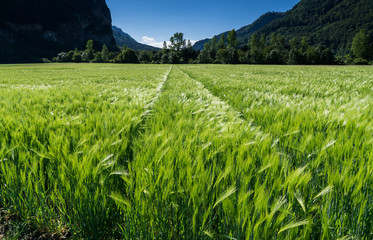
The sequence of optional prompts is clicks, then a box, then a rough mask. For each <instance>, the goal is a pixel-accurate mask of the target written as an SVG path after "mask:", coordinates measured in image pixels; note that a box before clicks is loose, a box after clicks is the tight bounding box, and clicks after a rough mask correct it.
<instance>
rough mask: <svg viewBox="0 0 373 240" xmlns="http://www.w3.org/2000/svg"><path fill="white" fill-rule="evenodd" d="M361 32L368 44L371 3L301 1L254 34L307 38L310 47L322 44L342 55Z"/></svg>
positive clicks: (372, 29)
mask: <svg viewBox="0 0 373 240" xmlns="http://www.w3.org/2000/svg"><path fill="white" fill-rule="evenodd" d="M361 29H365V30H366V31H367V33H368V34H369V35H370V37H371V41H372V40H373V1H372V0H302V1H300V2H299V3H298V4H297V5H295V6H294V8H293V9H291V10H290V11H288V12H287V13H286V15H285V16H284V17H283V18H281V19H277V20H275V21H273V22H271V23H269V24H268V25H266V26H265V27H263V28H262V29H261V30H259V31H258V33H259V34H262V33H264V34H266V35H270V34H271V33H272V32H274V33H276V34H277V33H280V34H282V35H284V36H286V38H288V39H290V38H292V37H294V36H307V37H308V39H309V41H310V44H313V45H319V44H320V45H325V46H327V47H329V48H331V49H332V50H334V51H335V52H337V53H340V54H344V53H345V52H348V51H349V49H350V46H351V42H352V39H353V37H354V36H355V34H356V33H357V32H359V31H360V30H361Z"/></svg>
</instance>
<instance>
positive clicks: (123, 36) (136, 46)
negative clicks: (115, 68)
mask: <svg viewBox="0 0 373 240" xmlns="http://www.w3.org/2000/svg"><path fill="white" fill-rule="evenodd" d="M112 30H113V35H114V39H115V42H116V43H117V45H118V46H119V47H123V46H124V45H126V46H127V47H128V48H131V49H133V50H159V48H156V47H153V46H149V45H146V44H142V43H139V42H137V41H136V40H135V39H133V38H132V37H131V36H130V35H129V34H128V33H125V32H123V30H122V29H121V28H118V27H116V26H112Z"/></svg>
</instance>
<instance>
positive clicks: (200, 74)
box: [0, 64, 373, 239]
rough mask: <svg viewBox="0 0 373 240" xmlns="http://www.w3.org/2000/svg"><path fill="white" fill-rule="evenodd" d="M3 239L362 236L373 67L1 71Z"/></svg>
mask: <svg viewBox="0 0 373 240" xmlns="http://www.w3.org/2000/svg"><path fill="white" fill-rule="evenodd" d="M0 114H1V117H0V210H1V212H0V227H1V226H6V228H8V229H11V231H5V232H3V233H2V232H1V229H3V228H4V227H2V228H0V238H1V235H2V234H6V235H7V236H8V237H9V238H21V237H22V236H24V235H27V234H34V237H42V236H47V237H45V238H48V237H49V238H51V237H53V238H61V237H63V236H65V237H67V238H72V239H82V238H84V239H371V238H372V237H373V230H372V229H373V175H372V174H373V68H372V67H314V66H308V67H306V66H214V65H174V66H170V65H111V64H81V65H80V64H71V65H68V64H61V65H55V64H46V65H7V66H1V65H0Z"/></svg>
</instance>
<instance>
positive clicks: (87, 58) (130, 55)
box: [52, 29, 373, 64]
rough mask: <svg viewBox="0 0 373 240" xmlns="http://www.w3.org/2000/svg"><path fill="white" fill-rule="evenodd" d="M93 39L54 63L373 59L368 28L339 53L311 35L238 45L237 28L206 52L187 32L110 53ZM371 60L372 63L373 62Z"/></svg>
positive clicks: (206, 47)
mask: <svg viewBox="0 0 373 240" xmlns="http://www.w3.org/2000/svg"><path fill="white" fill-rule="evenodd" d="M93 46H94V44H93V40H89V41H88V42H87V44H86V49H85V50H83V51H80V50H78V49H75V50H71V51H69V52H62V53H59V54H58V55H57V56H56V57H55V58H53V60H52V61H53V62H77V63H78V62H95V63H108V62H110V63H153V64H194V63H196V64H197V63H198V64H369V63H372V60H373V44H372V43H371V42H370V37H369V35H368V34H367V32H366V31H365V30H361V31H360V32H358V33H357V34H356V35H355V37H354V38H353V40H352V44H351V51H350V52H351V53H350V54H347V55H344V56H335V55H334V54H333V52H332V51H331V50H330V49H329V48H327V47H325V46H322V45H318V46H313V45H310V44H309V42H308V39H307V37H302V38H299V37H293V38H291V39H289V40H287V39H286V38H285V36H283V35H281V34H274V33H272V34H271V35H270V36H266V35H264V34H262V35H261V36H258V34H256V33H254V34H253V35H252V36H251V38H250V40H249V41H248V43H247V44H246V45H245V46H243V47H241V48H238V47H237V37H236V31H235V30H234V29H233V30H232V31H230V32H229V33H228V35H227V37H226V39H225V37H224V35H222V36H221V37H220V39H219V40H218V37H217V36H214V37H213V38H212V39H211V41H209V42H207V43H205V44H204V49H203V50H202V51H199V50H194V49H193V47H192V44H191V42H190V41H189V40H188V41H186V40H185V39H184V34H183V33H175V34H174V35H173V36H172V37H171V38H170V45H167V43H166V42H164V43H163V48H162V49H161V50H158V51H155V50H139V51H134V50H132V49H130V48H128V47H126V46H124V47H123V48H121V51H117V52H110V51H109V50H108V48H107V46H106V45H104V46H103V47H102V50H101V51H96V50H95V49H94V47H93ZM370 61H371V62H370Z"/></svg>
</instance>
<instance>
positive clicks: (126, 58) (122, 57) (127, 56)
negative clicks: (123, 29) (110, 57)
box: [115, 47, 139, 63]
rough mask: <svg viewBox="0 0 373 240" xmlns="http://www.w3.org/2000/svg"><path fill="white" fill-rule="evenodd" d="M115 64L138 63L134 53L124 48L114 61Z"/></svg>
mask: <svg viewBox="0 0 373 240" xmlns="http://www.w3.org/2000/svg"><path fill="white" fill-rule="evenodd" d="M115 62H116V63H139V59H138V58H137V55H136V52H135V51H134V50H132V49H130V48H127V47H124V48H123V51H122V52H121V53H120V54H119V55H118V57H117V58H116V59H115Z"/></svg>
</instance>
